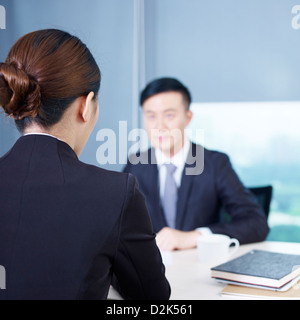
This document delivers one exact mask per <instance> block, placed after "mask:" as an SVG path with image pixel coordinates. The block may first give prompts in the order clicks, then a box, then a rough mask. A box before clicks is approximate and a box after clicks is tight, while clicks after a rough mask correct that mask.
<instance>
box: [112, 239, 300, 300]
mask: <svg viewBox="0 0 300 320" xmlns="http://www.w3.org/2000/svg"><path fill="white" fill-rule="evenodd" d="M253 249H258V250H267V251H274V252H281V253H288V254H299V255H300V243H289V242H269V241H266V242H259V243H253V244H248V245H242V246H240V247H239V249H238V250H237V252H236V253H235V254H234V255H233V256H232V257H230V259H233V258H236V257H238V256H240V255H243V254H245V253H247V252H249V251H251V250H253ZM162 256H163V260H164V264H165V266H166V276H167V278H168V280H169V282H170V285H171V292H172V293H171V298H170V299H171V300H219V299H224V300H225V299H226V300H229V299H230V300H233V299H243V298H242V297H234V296H222V295H221V291H222V289H223V288H224V287H225V284H221V283H218V282H217V281H216V280H214V279H212V278H211V276H210V274H211V271H210V268H211V267H213V266H215V265H216V264H205V263H201V262H200V261H199V258H198V255H197V249H191V250H182V251H174V252H162ZM108 299H120V296H119V295H118V293H117V292H116V291H115V290H114V289H113V288H112V289H111V290H110V292H109V296H108Z"/></svg>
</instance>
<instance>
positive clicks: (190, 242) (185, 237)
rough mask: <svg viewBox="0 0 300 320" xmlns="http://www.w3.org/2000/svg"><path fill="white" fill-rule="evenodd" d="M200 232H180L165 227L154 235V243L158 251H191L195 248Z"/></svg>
mask: <svg viewBox="0 0 300 320" xmlns="http://www.w3.org/2000/svg"><path fill="white" fill-rule="evenodd" d="M199 236H201V232H200V231H196V230H195V231H180V230H175V229H171V228H168V227H165V228H163V229H161V230H160V231H159V232H158V233H157V235H156V243H157V245H158V247H159V249H160V250H164V251H173V250H184V249H192V248H195V247H196V246H197V238H198V237H199Z"/></svg>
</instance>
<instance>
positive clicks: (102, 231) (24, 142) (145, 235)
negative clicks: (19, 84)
mask: <svg viewBox="0 0 300 320" xmlns="http://www.w3.org/2000/svg"><path fill="white" fill-rule="evenodd" d="M0 265H2V266H4V267H5V269H6V290H0V299H106V298H107V294H108V291H109V287H110V284H111V279H112V275H113V274H114V275H115V276H116V278H117V280H118V283H119V285H120V288H121V290H122V293H123V295H124V296H125V297H126V298H128V299H168V298H169V295H170V287H169V283H168V281H167V280H166V278H165V273H164V272H165V270H164V266H163V264H162V259H161V255H160V252H159V250H158V248H157V246H156V242H155V235H154V233H153V229H152V225H151V222H150V219H149V215H148V213H147V210H146V206H145V203H144V197H143V195H142V194H141V193H140V192H139V190H138V188H137V184H136V181H135V178H134V177H133V176H132V175H128V174H123V173H116V172H110V171H107V170H103V169H100V168H98V167H95V166H91V165H87V164H84V163H82V162H80V161H79V160H78V158H77V156H76V154H75V153H74V151H73V150H72V149H71V148H70V147H69V145H67V144H66V143H64V142H62V141H59V140H58V139H55V138H53V137H49V136H43V135H28V136H24V137H21V138H20V139H19V140H18V141H17V142H16V144H15V145H14V147H13V148H12V149H11V150H10V151H9V152H8V153H7V154H6V155H5V156H4V157H2V158H0Z"/></svg>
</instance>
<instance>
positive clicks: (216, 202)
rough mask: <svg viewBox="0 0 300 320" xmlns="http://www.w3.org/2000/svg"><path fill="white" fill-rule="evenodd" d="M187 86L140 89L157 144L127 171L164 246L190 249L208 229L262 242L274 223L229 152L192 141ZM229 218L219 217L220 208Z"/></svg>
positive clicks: (166, 81)
mask: <svg viewBox="0 0 300 320" xmlns="http://www.w3.org/2000/svg"><path fill="white" fill-rule="evenodd" d="M190 103H191V95H190V93H189V91H188V89H187V88H186V87H185V86H184V85H183V84H182V83H180V82H179V81H178V80H176V79H173V78H162V79H157V80H154V81H152V82H151V83H149V84H148V85H147V87H146V88H145V89H144V90H143V92H142V94H141V105H142V107H143V112H144V122H145V127H146V131H147V134H148V136H149V139H150V141H151V145H152V148H150V149H149V150H148V151H146V152H143V153H140V154H136V155H132V156H130V157H129V159H128V164H127V166H126V167H125V169H124V171H125V172H130V173H132V174H134V175H135V176H136V177H137V180H138V182H139V186H140V189H141V191H142V192H143V193H144V195H145V197H146V202H147V207H148V210H149V213H150V216H151V220H152V224H153V227H154V231H155V232H157V243H158V246H159V247H160V248H161V249H162V250H175V249H188V248H193V247H195V246H196V239H197V238H198V237H199V236H201V235H205V234H210V233H221V234H226V235H228V236H230V237H234V238H237V239H238V240H239V241H240V243H241V244H243V243H250V242H257V241H262V240H264V239H265V238H266V236H267V234H268V231H269V228H268V224H267V218H266V216H265V214H264V212H263V210H262V208H261V207H260V206H259V205H258V204H257V202H256V199H255V198H254V196H253V195H252V194H251V192H250V191H249V190H248V189H247V188H245V187H244V186H243V184H242V183H241V181H240V180H239V178H238V176H237V174H236V173H235V171H234V170H233V168H232V166H231V163H230V160H229V158H228V156H227V155H226V154H224V153H220V152H217V151H210V150H207V149H206V148H204V147H203V146H201V145H196V144H193V143H191V142H190V141H189V140H188V139H187V138H186V136H185V133H184V129H185V128H186V127H187V125H188V124H189V123H190V121H191V119H192V112H191V110H190V109H189V106H190ZM221 206H223V207H224V208H225V209H226V211H227V212H228V213H229V214H230V216H231V220H230V222H227V223H224V222H222V221H221V220H220V215H219V211H220V207H221Z"/></svg>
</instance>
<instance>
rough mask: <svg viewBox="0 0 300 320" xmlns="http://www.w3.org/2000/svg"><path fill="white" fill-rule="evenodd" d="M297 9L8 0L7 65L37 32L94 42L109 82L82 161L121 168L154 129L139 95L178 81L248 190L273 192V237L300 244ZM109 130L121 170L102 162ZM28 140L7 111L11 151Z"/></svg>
mask: <svg viewBox="0 0 300 320" xmlns="http://www.w3.org/2000/svg"><path fill="white" fill-rule="evenodd" d="M297 5H300V0H295V1H294V0H244V1H240V0H87V1H83V0H51V1H50V0H49V1H48V0H43V1H40V0H0V9H1V10H0V14H1V15H0V20H1V19H2V20H1V21H0V61H4V60H5V58H6V55H7V53H8V51H9V49H10V47H11V46H12V45H13V44H14V42H15V41H16V40H17V39H18V38H19V37H20V36H22V35H24V34H25V33H28V32H30V31H34V30H37V29H45V28H58V29H62V30H65V31H68V32H70V33H72V34H74V35H76V36H78V37H79V38H80V39H81V40H82V41H83V42H85V43H86V44H87V46H88V47H89V49H90V50H91V52H92V54H93V55H94V57H95V59H96V60H97V62H98V64H99V67H100V69H101V71H102V84H101V90H100V116H99V121H98V123H97V125H96V127H95V129H94V131H93V133H92V135H91V137H90V139H89V141H88V144H87V146H86V147H85V149H84V152H83V153H82V155H81V157H80V158H81V160H82V161H85V162H88V163H91V164H94V165H98V166H101V167H104V168H106V169H111V170H117V171H121V170H122V168H123V166H124V162H125V161H126V154H124V152H119V150H124V144H126V147H127V148H126V149H127V150H128V149H129V148H130V147H131V145H132V144H133V142H131V141H128V140H130V139H128V134H129V132H130V131H131V130H132V129H135V128H143V121H142V113H141V110H140V107H139V93H140V91H141V90H142V89H143V88H144V86H145V84H146V83H147V82H149V81H151V80H153V79H154V78H157V77H161V76H171V77H176V78H178V79H179V80H181V81H182V82H183V83H184V84H185V85H186V86H187V87H189V89H190V91H191V94H192V98H193V105H192V110H193V112H194V119H193V121H192V123H191V125H190V127H189V129H191V130H196V129H201V130H204V140H203V141H201V143H204V145H205V147H207V148H208V149H216V150H219V151H223V152H226V153H227V154H228V155H229V156H230V158H231V161H232V164H233V166H234V168H235V170H236V171H237V172H238V174H239V176H240V178H241V180H242V181H243V182H244V184H245V185H246V186H248V187H255V186H261V185H267V184H271V185H272V186H273V188H274V194H273V200H272V203H271V213H270V216H269V224H270V226H271V232H270V234H269V236H268V239H269V240H274V241H276V240H278V241H292V242H293V241H294V242H300V125H299V120H300V85H299V74H300V16H299V17H298V15H299V14H300V7H297ZM4 18H5V19H4ZM298 21H299V25H298ZM120 121H126V122H122V123H123V124H121V125H120ZM124 123H126V125H125V126H124ZM103 130H104V131H103ZM107 132H110V133H115V136H116V145H115V146H114V145H113V146H112V147H115V148H114V150H111V149H107V150H106V153H110V152H112V154H113V155H115V157H114V158H115V161H110V163H105V161H101V159H100V158H101V152H102V151H103V150H104V149H105V148H103V146H105V145H109V146H111V143H109V139H110V137H109V135H107V136H106V135H105V133H107ZM18 137H19V133H18V132H17V131H16V129H15V126H14V122H13V121H11V120H9V119H8V118H6V117H5V116H4V115H3V113H0V156H2V155H4V154H5V153H6V152H7V151H8V150H9V148H10V147H11V146H12V145H13V143H14V142H15V141H16V140H17V139H18ZM126 138H127V140H126ZM201 140H202V139H201ZM144 147H145V146H144ZM104 155H107V154H104ZM104 159H105V157H104ZM110 159H111V158H110ZM102 160H103V159H102ZM0 179H1V177H0Z"/></svg>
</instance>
